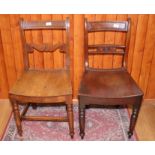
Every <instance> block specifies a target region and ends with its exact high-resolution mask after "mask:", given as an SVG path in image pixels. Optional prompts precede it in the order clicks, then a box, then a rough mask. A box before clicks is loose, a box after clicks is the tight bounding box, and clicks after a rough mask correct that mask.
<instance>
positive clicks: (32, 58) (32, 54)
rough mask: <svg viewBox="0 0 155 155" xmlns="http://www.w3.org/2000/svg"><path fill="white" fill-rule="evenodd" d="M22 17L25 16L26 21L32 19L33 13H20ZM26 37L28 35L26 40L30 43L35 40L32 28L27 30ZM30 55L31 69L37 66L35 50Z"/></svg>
mask: <svg viewBox="0 0 155 155" xmlns="http://www.w3.org/2000/svg"><path fill="white" fill-rule="evenodd" d="M20 18H23V19H24V20H25V21H31V15H27V14H22V15H20ZM25 37H26V41H27V42H28V43H32V42H33V38H32V32H31V30H27V31H26V33H25ZM28 56H29V65H30V68H31V69H32V68H35V65H34V53H33V52H30V53H29V54H28Z"/></svg>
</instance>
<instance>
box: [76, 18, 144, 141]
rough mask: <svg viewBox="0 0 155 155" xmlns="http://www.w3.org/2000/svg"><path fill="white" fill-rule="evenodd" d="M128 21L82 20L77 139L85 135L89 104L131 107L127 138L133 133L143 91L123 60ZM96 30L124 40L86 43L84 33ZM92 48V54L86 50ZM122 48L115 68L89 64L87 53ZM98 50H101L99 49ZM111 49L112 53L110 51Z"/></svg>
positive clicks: (126, 45) (86, 39)
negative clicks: (82, 67)
mask: <svg viewBox="0 0 155 155" xmlns="http://www.w3.org/2000/svg"><path fill="white" fill-rule="evenodd" d="M130 23H131V20H130V19H128V21H124V22H122V21H121V22H118V21H116V22H115V21H113V22H107V23H106V21H104V22H103V21H98V22H89V21H87V19H85V36H84V38H85V57H84V58H85V71H84V73H83V77H82V80H81V84H80V89H79V94H78V97H79V124H80V136H81V138H82V139H83V138H84V135H85V109H86V108H87V106H89V105H127V104H130V105H132V108H133V110H132V115H131V118H130V126H129V132H128V136H129V138H130V137H131V136H132V134H133V130H134V128H135V125H136V121H137V118H138V114H139V110H140V107H141V102H142V98H143V92H142V90H141V89H140V88H139V87H138V85H137V84H136V82H135V81H134V80H133V78H132V77H131V75H130V74H129V73H128V71H127V57H128V50H129V43H130V34H131V29H130V27H131V25H130ZM92 31H93V32H98V31H109V32H111V31H117V32H121V31H123V32H125V33H126V38H125V43H124V44H123V45H119V46H118V45H116V46H115V44H108V45H107V44H104V45H102V46H101V45H98V44H93V45H92V44H91V45H90V44H89V39H88V34H89V33H92ZM92 47H93V48H96V51H94V52H93V53H90V52H89V49H92ZM97 47H98V48H97ZM120 47H121V48H122V47H123V49H124V52H122V53H119V54H121V55H122V62H121V66H120V67H117V68H113V67H112V68H111V69H109V68H107V69H103V68H95V67H92V66H91V65H90V64H89V60H88V58H89V55H90V54H94V55H95V54H98V53H99V54H108V55H114V54H118V52H117V51H115V50H116V49H115V48H120ZM100 48H102V49H100ZM112 50H113V52H112Z"/></svg>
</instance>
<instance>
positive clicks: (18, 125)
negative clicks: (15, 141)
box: [11, 100, 23, 136]
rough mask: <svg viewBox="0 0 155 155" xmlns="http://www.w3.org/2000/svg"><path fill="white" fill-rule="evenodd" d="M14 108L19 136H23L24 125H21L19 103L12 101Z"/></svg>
mask: <svg viewBox="0 0 155 155" xmlns="http://www.w3.org/2000/svg"><path fill="white" fill-rule="evenodd" d="M11 103H12V107H13V112H14V118H15V122H16V126H17V130H18V134H19V135H20V136H22V134H23V131H22V124H21V117H20V112H19V106H18V103H17V101H15V100H11Z"/></svg>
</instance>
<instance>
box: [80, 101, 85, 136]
mask: <svg viewBox="0 0 155 155" xmlns="http://www.w3.org/2000/svg"><path fill="white" fill-rule="evenodd" d="M79 101H80V100H79ZM79 124H80V136H81V139H83V138H84V135H85V105H83V104H82V103H79Z"/></svg>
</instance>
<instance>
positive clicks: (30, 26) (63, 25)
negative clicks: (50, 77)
mask: <svg viewBox="0 0 155 155" xmlns="http://www.w3.org/2000/svg"><path fill="white" fill-rule="evenodd" d="M20 30H21V39H22V45H23V52H24V53H23V57H24V68H25V70H28V69H29V59H28V53H30V52H33V51H34V49H35V50H37V51H39V52H54V51H56V50H57V49H59V50H60V52H63V53H65V54H66V61H65V62H66V63H65V69H67V70H69V66H70V58H69V35H70V32H69V30H70V21H69V18H66V20H61V21H50V20H49V21H24V20H23V19H20ZM27 30H31V31H33V30H41V31H42V30H60V31H66V43H57V44H55V45H53V44H52V43H51V44H44V43H42V44H36V43H27V42H26V37H25V32H26V31H27Z"/></svg>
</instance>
